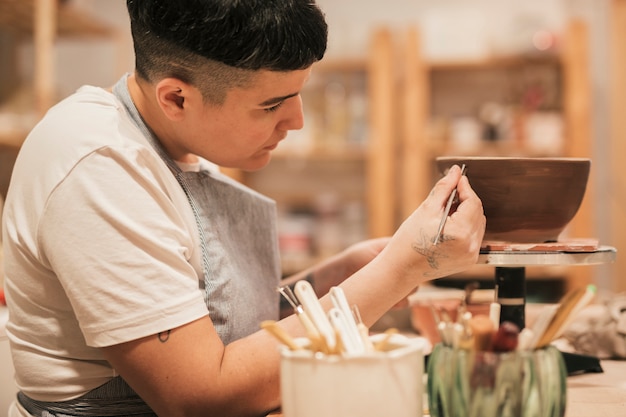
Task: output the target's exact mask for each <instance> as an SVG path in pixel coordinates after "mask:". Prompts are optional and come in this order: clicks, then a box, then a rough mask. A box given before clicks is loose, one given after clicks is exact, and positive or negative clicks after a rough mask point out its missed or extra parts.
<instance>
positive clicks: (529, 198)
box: [436, 157, 591, 243]
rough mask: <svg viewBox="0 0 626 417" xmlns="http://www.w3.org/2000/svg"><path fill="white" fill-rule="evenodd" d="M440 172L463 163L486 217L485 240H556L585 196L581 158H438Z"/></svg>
mask: <svg viewBox="0 0 626 417" xmlns="http://www.w3.org/2000/svg"><path fill="white" fill-rule="evenodd" d="M436 163H437V167H438V169H439V171H440V172H441V173H442V174H443V173H445V172H446V171H447V170H448V168H450V167H451V166H452V165H454V164H457V165H459V166H461V165H462V164H465V166H466V169H467V171H466V174H467V177H468V179H469V181H470V184H471V185H472V188H473V189H474V191H476V194H478V196H479V197H480V199H481V200H482V203H483V208H484V211H485V217H486V218H487V227H486V231H485V238H484V240H485V241H505V242H517V243H539V242H556V241H558V239H559V235H560V234H561V232H562V231H563V229H565V227H566V226H567V225H568V223H569V222H570V221H571V220H572V218H573V217H574V215H575V214H576V212H577V211H578V209H579V207H580V204H581V202H582V200H583V196H584V195H585V189H586V188H587V180H588V178H589V170H590V168H591V161H590V160H589V159H585V158H517V157H439V158H437V161H436Z"/></svg>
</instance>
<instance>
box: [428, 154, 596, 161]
mask: <svg viewBox="0 0 626 417" xmlns="http://www.w3.org/2000/svg"><path fill="white" fill-rule="evenodd" d="M436 160H437V161H453V160H471V161H506V160H516V161H544V162H560V161H563V162H591V158H582V157H570V156H559V157H552V156H537V157H534V156H462V155H459V156H452V155H448V156H438V157H436Z"/></svg>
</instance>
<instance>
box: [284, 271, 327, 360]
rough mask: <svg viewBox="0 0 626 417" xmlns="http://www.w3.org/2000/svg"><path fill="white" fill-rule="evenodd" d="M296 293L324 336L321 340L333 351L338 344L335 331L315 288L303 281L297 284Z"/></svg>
mask: <svg viewBox="0 0 626 417" xmlns="http://www.w3.org/2000/svg"><path fill="white" fill-rule="evenodd" d="M294 292H295V294H296V296H297V297H298V300H300V304H301V305H302V308H303V309H304V311H305V312H306V314H307V315H308V316H309V318H310V319H311V322H312V323H313V324H314V325H315V327H316V329H317V331H318V332H319V333H320V335H321V336H322V337H321V339H322V340H323V341H324V342H326V345H327V347H328V349H329V350H330V351H332V350H333V349H334V348H335V343H336V340H335V331H334V329H333V326H332V325H331V324H330V321H329V320H328V316H327V315H326V313H325V312H324V309H323V308H322V304H321V303H320V301H319V299H318V298H317V295H316V294H315V290H314V289H313V286H312V285H311V283H310V282H308V281H305V280H301V281H298V282H296V285H295V289H294Z"/></svg>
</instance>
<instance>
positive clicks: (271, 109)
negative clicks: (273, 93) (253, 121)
mask: <svg viewBox="0 0 626 417" xmlns="http://www.w3.org/2000/svg"><path fill="white" fill-rule="evenodd" d="M283 103H284V101H281V102H280V103H278V104H277V105H275V106H272V107H268V108H266V109H263V110H264V111H265V112H266V113H272V112H275V111H276V110H278V109H279V108H280V106H282V105H283Z"/></svg>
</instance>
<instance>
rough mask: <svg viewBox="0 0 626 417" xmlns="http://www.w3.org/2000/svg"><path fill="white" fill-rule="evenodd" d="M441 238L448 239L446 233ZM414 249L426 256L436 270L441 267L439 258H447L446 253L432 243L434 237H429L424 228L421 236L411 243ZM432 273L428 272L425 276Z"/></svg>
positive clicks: (429, 263)
mask: <svg viewBox="0 0 626 417" xmlns="http://www.w3.org/2000/svg"><path fill="white" fill-rule="evenodd" d="M441 240H442V241H445V240H448V239H447V238H446V236H445V235H442V236H441ZM411 247H412V248H413V250H414V251H415V252H417V253H419V254H421V255H423V256H424V257H426V260H427V261H428V265H430V267H431V268H432V269H434V270H437V269H439V259H441V258H447V256H446V255H445V253H443V252H442V251H441V250H440V249H439V248H438V247H437V246H435V245H433V244H432V238H429V237H428V236H427V235H426V233H425V232H424V231H423V230H422V231H421V236H419V237H418V238H416V239H415V241H414V242H413V244H412V245H411ZM430 275H432V274H430V273H428V272H426V273H424V276H430Z"/></svg>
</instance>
